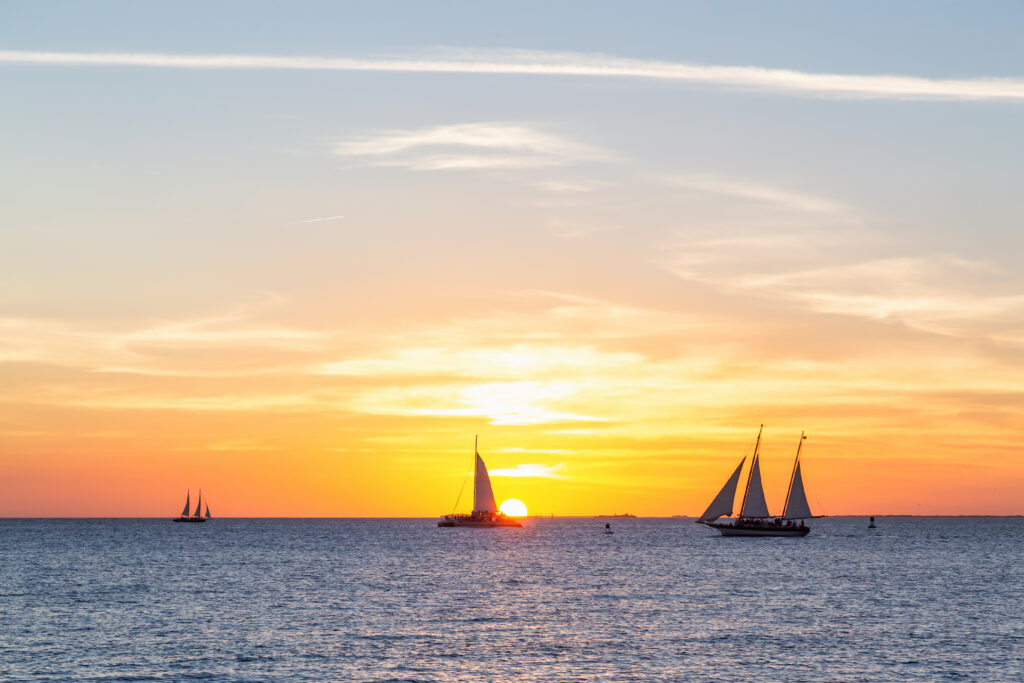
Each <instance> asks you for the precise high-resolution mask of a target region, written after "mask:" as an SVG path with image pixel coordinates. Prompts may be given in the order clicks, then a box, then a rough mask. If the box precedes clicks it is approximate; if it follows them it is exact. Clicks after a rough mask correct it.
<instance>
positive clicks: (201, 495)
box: [192, 489, 203, 517]
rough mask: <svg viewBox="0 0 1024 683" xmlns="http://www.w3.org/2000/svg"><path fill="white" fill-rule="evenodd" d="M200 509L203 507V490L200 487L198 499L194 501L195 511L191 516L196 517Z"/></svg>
mask: <svg viewBox="0 0 1024 683" xmlns="http://www.w3.org/2000/svg"><path fill="white" fill-rule="evenodd" d="M202 509H203V491H202V489H200V490H199V501H198V502H196V512H195V514H194V515H192V516H193V517H198V516H199V513H200V512H201V511H202Z"/></svg>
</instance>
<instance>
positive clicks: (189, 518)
mask: <svg viewBox="0 0 1024 683" xmlns="http://www.w3.org/2000/svg"><path fill="white" fill-rule="evenodd" d="M190 493H191V491H186V492H185V509H184V510H182V511H181V517H175V518H174V521H175V522H194V523H200V522H205V521H206V520H208V519H210V504H209V503H207V504H206V516H205V517H203V516H202V515H201V514H199V513H200V512H202V509H203V490H202V489H199V500H198V501H197V502H196V511H195V512H194V513H192V514H191V515H189V514H188V509H189V507H191V506H190V505H189V494H190Z"/></svg>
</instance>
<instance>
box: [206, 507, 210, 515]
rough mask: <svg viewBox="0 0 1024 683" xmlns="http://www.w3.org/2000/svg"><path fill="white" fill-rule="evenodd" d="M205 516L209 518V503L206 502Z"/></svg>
mask: <svg viewBox="0 0 1024 683" xmlns="http://www.w3.org/2000/svg"><path fill="white" fill-rule="evenodd" d="M206 518H207V519H210V504H209V503H207V504H206Z"/></svg>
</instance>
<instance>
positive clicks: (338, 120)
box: [0, 0, 1024, 517]
mask: <svg viewBox="0 0 1024 683" xmlns="http://www.w3.org/2000/svg"><path fill="white" fill-rule="evenodd" d="M893 5H894V4H893V3H891V2H877V3H872V2H849V3H827V4H825V3H817V2H784V3H761V2H739V3H694V4H686V3H677V2H653V3H650V2H629V3H626V2H622V3H607V2H593V1H591V0H587V1H585V2H584V1H581V2H559V3H551V2H532V3H531V2H520V3H503V4H501V3H480V2H374V3H371V2H365V3H362V2H360V3H356V2H352V3H334V2H322V3H321V2H288V3H283V2H282V3H260V2H219V3H208V2H181V1H178V2H163V3H156V2H92V3H79V2H37V1H25V2H16V1H8V2H4V3H3V4H2V5H0V86H2V90H3V93H4V96H3V105H2V106H0V154H2V156H0V160H2V161H0V174H2V178H0V402H2V406H0V516H173V515H174V514H176V513H178V512H179V511H180V508H181V505H182V504H183V502H184V498H185V493H186V490H189V489H191V491H192V496H193V500H194V499H195V495H196V492H197V489H198V488H199V487H202V489H203V492H204V495H206V496H208V500H209V503H210V507H211V512H212V513H213V515H214V516H215V517H218V516H374V517H376V516H396V517H398V516H433V515H440V514H444V513H446V512H451V511H452V506H453V505H454V504H455V499H456V496H457V495H458V493H459V489H460V486H461V484H462V482H463V480H464V478H465V476H466V474H467V473H468V472H470V471H471V470H472V465H473V460H472V457H473V438H474V435H476V434H479V436H480V453H481V455H482V456H483V458H484V459H485V460H486V462H487V464H488V466H489V468H490V469H491V476H492V478H493V479H492V480H493V484H494V488H495V494H496V497H497V499H498V501H499V502H500V501H502V500H505V499H507V498H519V499H521V500H523V501H524V502H525V503H526V504H527V506H528V507H529V510H530V512H531V514H544V515H547V514H551V513H553V514H555V515H574V514H601V513H621V512H630V513H634V514H638V515H674V514H680V515H683V514H685V515H697V514H700V513H701V512H702V511H703V509H704V507H705V506H706V505H707V504H708V502H709V501H710V500H711V498H712V497H713V496H714V495H715V493H716V492H717V491H718V489H719V487H720V486H721V485H722V483H724V481H725V479H726V478H727V477H728V475H729V474H730V473H731V472H732V469H733V468H734V467H735V465H736V463H737V462H738V461H739V459H740V458H741V457H743V455H744V454H746V453H748V452H749V450H750V447H751V446H752V445H753V442H754V439H755V437H756V435H757V430H758V427H759V425H760V424H762V423H763V424H764V425H765V441H764V447H763V450H762V457H763V460H762V471H763V473H764V476H765V488H766V491H767V497H768V503H769V506H770V508H771V509H772V510H773V511H780V509H781V506H782V501H783V498H784V495H785V486H786V483H787V481H788V478H789V473H790V468H791V467H792V461H793V456H794V454H795V451H796V446H797V442H798V439H799V435H800V432H801V430H805V431H806V432H807V434H808V440H807V441H806V442H805V447H804V452H803V455H802V459H803V463H804V464H803V474H804V479H805V482H806V487H807V491H808V497H809V500H810V504H811V507H812V509H813V510H814V511H815V512H816V513H823V514H828V515H843V514H896V513H908V514H1024V498H1022V497H1021V494H1020V492H1021V491H1022V490H1024V446H1022V443H1024V268H1022V265H1024V256H1022V254H1024V225H1022V223H1024V221H1022V216H1024V191H1022V189H1021V188H1022V187H1024V125H1022V122H1024V43H1022V42H1021V40H1020V29H1021V26H1024V5H1021V4H1019V3H995V2H993V3H974V2H962V3H961V2H944V3H936V2H932V1H929V2H920V3H909V2H908V3H899V4H898V5H897V6H895V7H894V6H893ZM467 500H468V498H467V496H466V495H465V494H464V495H463V498H462V503H461V504H460V507H461V508H463V509H468V508H467V506H466V502H467Z"/></svg>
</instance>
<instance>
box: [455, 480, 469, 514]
mask: <svg viewBox="0 0 1024 683" xmlns="http://www.w3.org/2000/svg"><path fill="white" fill-rule="evenodd" d="M467 479H469V475H468V474H467V475H466V476H464V477H463V478H462V487H461V488H459V495H458V497H457V498H456V499H455V505H453V506H452V514H453V515H454V514H455V510H456V508H458V507H459V501H460V500H462V492H463V491H464V490H465V488H466V480H467Z"/></svg>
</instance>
